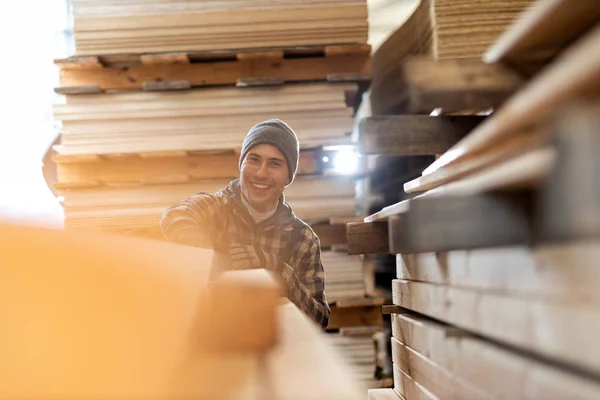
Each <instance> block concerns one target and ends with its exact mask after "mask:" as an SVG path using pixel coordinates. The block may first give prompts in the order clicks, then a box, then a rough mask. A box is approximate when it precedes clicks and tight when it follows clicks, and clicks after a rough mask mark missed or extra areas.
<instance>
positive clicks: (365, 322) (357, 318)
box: [327, 304, 383, 330]
mask: <svg viewBox="0 0 600 400" xmlns="http://www.w3.org/2000/svg"><path fill="white" fill-rule="evenodd" d="M355 326H383V314H381V306H364V307H351V308H340V307H337V306H336V305H335V304H334V305H332V306H331V315H330V317H329V325H328V326H327V329H328V330H334V329H340V328H345V327H355Z"/></svg>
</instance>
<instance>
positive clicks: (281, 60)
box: [55, 45, 371, 93]
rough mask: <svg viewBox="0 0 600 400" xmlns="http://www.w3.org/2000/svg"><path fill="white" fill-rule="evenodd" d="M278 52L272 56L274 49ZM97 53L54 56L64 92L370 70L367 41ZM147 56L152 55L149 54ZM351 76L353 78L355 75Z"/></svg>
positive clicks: (358, 75) (325, 76) (322, 77)
mask: <svg viewBox="0 0 600 400" xmlns="http://www.w3.org/2000/svg"><path fill="white" fill-rule="evenodd" d="M274 52H275V53H276V55H277V56H276V57H274V56H273V53H274ZM174 55H177V56H179V57H173V56H171V54H169V53H163V54H148V55H142V56H139V55H129V56H127V55H124V56H113V57H96V61H97V62H96V63H95V64H87V65H86V64H84V63H82V61H83V60H84V59H83V58H81V57H72V58H66V59H60V60H55V64H56V65H57V66H58V67H60V68H61V71H60V87H59V88H57V89H56V90H57V91H58V92H62V93H64V92H65V91H68V90H73V88H77V87H97V88H98V89H99V90H101V91H104V92H111V91H118V90H142V89H145V90H148V89H150V88H148V87H145V86H144V84H145V83H161V82H163V83H164V82H178V81H184V82H188V83H189V87H207V86H215V85H236V83H238V82H243V81H248V80H249V79H265V78H273V77H276V78H278V79H279V80H280V81H281V83H286V82H287V83H291V82H304V81H328V80H334V79H335V80H340V79H342V78H344V77H345V79H346V80H349V81H352V80H364V79H369V78H370V76H371V65H370V47H369V46H368V45H348V46H310V47H291V48H284V49H281V50H276V51H273V50H269V51H268V52H265V51H258V50H255V51H246V52H237V53H236V52H231V51H230V52H226V51H213V52H187V53H175V54H174ZM150 57H151V59H149V58H150ZM353 78H354V79H353Z"/></svg>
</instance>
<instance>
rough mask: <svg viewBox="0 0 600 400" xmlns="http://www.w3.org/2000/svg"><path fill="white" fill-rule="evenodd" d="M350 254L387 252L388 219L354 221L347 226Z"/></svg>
mask: <svg viewBox="0 0 600 400" xmlns="http://www.w3.org/2000/svg"><path fill="white" fill-rule="evenodd" d="M346 232H347V239H348V254H387V253H388V252H389V244H388V238H389V234H388V224H387V221H378V222H371V223H361V222H353V223H349V224H348V225H347V226H346Z"/></svg>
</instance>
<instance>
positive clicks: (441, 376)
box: [392, 337, 492, 400]
mask: <svg viewBox="0 0 600 400" xmlns="http://www.w3.org/2000/svg"><path fill="white" fill-rule="evenodd" d="M392 360H393V362H394V366H396V367H398V368H400V369H401V370H402V371H404V372H405V373H406V374H407V375H410V377H411V378H412V379H414V381H415V382H417V383H419V384H420V385H421V386H422V387H424V388H425V389H426V390H427V391H428V392H430V393H432V394H433V395H434V396H436V397H438V398H440V399H455V400H459V399H490V398H492V397H491V396H490V395H489V394H486V393H485V392H483V391H482V390H481V389H479V388H478V387H477V386H475V385H473V384H471V383H469V382H465V381H462V380H460V379H458V378H457V377H456V376H455V375H454V374H452V373H450V372H449V371H447V370H445V369H444V368H442V367H441V366H440V365H438V364H436V363H434V362H432V361H431V360H430V359H429V358H427V357H425V356H424V355H422V354H420V353H418V352H417V351H415V350H414V349H412V348H410V347H408V346H406V345H405V344H403V343H402V342H400V341H399V340H398V339H396V338H395V337H392Z"/></svg>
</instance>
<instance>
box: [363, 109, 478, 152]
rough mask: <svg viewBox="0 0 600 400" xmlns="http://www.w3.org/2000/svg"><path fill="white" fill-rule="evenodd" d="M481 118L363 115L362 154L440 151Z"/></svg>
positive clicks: (462, 135)
mask: <svg viewBox="0 0 600 400" xmlns="http://www.w3.org/2000/svg"><path fill="white" fill-rule="evenodd" d="M483 119H484V117H478V116H455V117H446V116H438V117H431V116H427V115H385V116H383V115H381V116H373V117H370V118H364V119H363V120H362V121H361V122H360V126H359V138H360V144H361V151H362V152H364V153H365V154H384V155H400V156H417V155H433V154H438V153H443V152H445V151H446V150H448V149H449V148H450V147H452V146H453V145H454V144H456V143H457V142H458V141H459V140H460V139H462V138H463V137H464V136H465V135H467V134H468V133H469V132H471V130H473V128H475V127H476V126H477V125H479V124H480V123H481V121H483Z"/></svg>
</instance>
